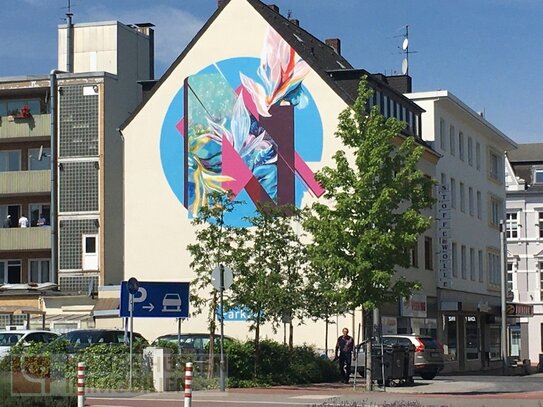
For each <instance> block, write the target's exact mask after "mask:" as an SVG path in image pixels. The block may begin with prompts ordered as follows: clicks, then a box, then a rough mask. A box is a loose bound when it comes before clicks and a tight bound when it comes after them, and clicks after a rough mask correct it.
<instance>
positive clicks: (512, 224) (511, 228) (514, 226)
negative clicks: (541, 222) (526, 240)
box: [505, 212, 520, 240]
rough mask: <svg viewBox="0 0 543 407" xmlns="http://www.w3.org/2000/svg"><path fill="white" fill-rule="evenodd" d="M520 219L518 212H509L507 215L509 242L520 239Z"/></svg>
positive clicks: (506, 223) (506, 225)
mask: <svg viewBox="0 0 543 407" xmlns="http://www.w3.org/2000/svg"><path fill="white" fill-rule="evenodd" d="M519 219H520V216H519V213H518V212H507V213H506V214H505V237H506V238H507V239H508V240H517V239H519V237H520V234H519V226H520V224H519Z"/></svg>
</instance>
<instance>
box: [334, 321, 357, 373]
mask: <svg viewBox="0 0 543 407" xmlns="http://www.w3.org/2000/svg"><path fill="white" fill-rule="evenodd" d="M342 332H343V335H342V336H340V337H339V338H337V343H336V359H339V374H340V375H341V378H342V379H343V383H349V377H351V359H352V356H353V348H354V340H353V338H352V337H350V336H349V330H348V329H347V328H343V331H342Z"/></svg>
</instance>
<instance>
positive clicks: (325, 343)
mask: <svg viewBox="0 0 543 407" xmlns="http://www.w3.org/2000/svg"><path fill="white" fill-rule="evenodd" d="M324 352H325V353H326V357H328V317H326V318H325V319H324Z"/></svg>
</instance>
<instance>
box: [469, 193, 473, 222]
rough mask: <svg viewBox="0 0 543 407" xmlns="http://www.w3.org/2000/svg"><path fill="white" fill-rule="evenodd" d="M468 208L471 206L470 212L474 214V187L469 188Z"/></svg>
mask: <svg viewBox="0 0 543 407" xmlns="http://www.w3.org/2000/svg"><path fill="white" fill-rule="evenodd" d="M468 208H469V214H470V215H471V216H473V188H472V187H469V188H468Z"/></svg>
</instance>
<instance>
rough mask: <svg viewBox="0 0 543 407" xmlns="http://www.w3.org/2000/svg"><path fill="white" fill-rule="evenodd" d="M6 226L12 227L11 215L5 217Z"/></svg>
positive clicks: (4, 225)
mask: <svg viewBox="0 0 543 407" xmlns="http://www.w3.org/2000/svg"><path fill="white" fill-rule="evenodd" d="M3 227H4V228H10V227H11V215H8V216H6V219H4V224H3Z"/></svg>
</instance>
